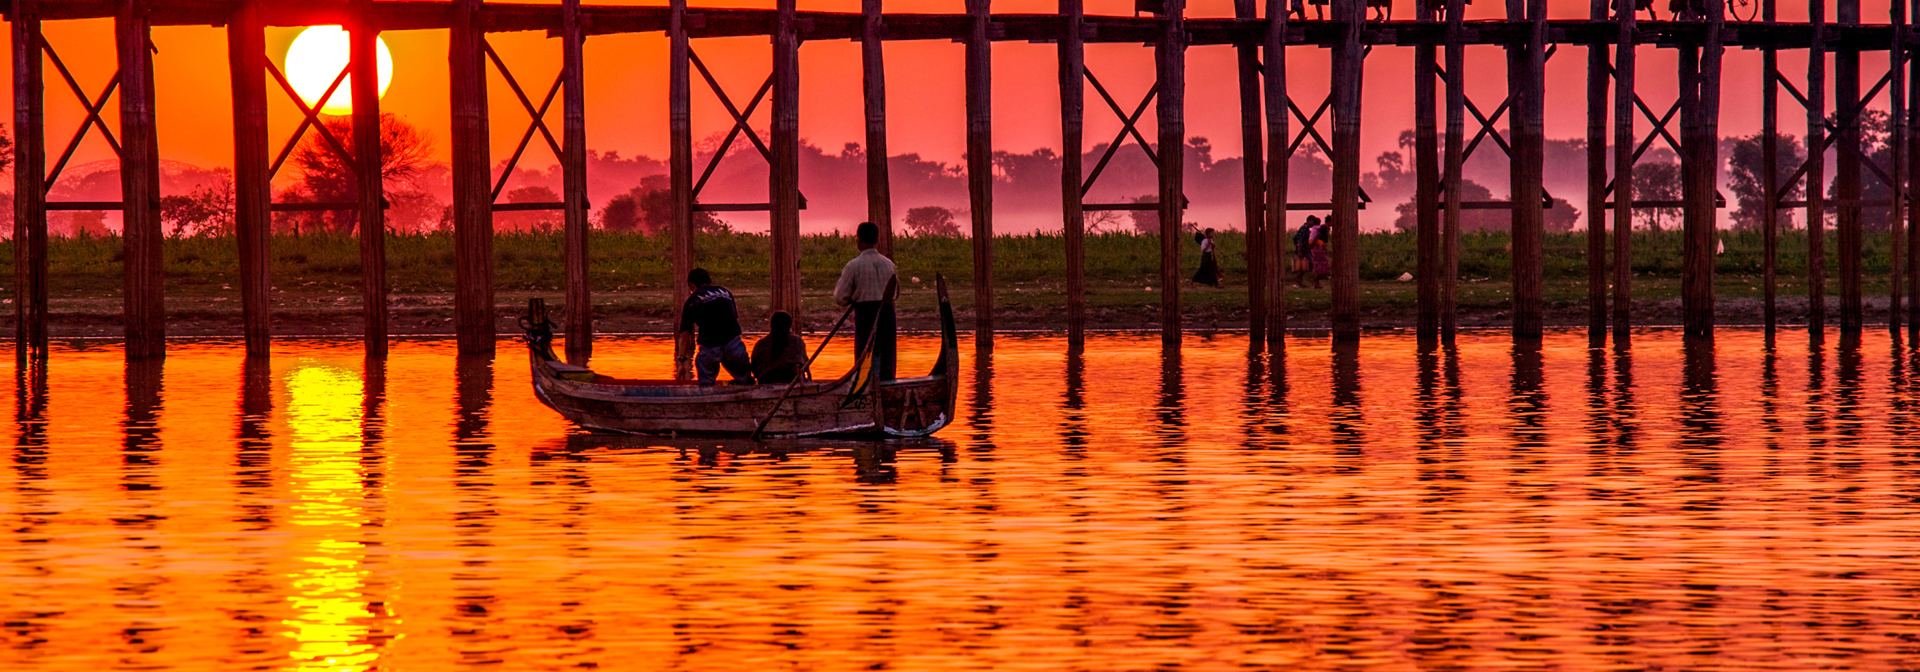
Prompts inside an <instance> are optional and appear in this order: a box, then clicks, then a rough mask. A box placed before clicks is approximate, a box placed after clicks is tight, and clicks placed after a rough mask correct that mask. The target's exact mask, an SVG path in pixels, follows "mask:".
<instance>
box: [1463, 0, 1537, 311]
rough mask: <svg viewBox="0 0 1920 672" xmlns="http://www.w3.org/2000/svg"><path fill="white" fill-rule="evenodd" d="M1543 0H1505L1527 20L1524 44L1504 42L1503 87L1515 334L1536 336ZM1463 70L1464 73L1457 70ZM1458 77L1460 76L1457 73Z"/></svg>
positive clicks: (1512, 13)
mask: <svg viewBox="0 0 1920 672" xmlns="http://www.w3.org/2000/svg"><path fill="white" fill-rule="evenodd" d="M1546 11H1547V10H1546V0H1507V20H1509V21H1521V20H1529V21H1531V22H1532V27H1531V30H1530V32H1529V33H1528V38H1527V43H1526V44H1525V45H1512V46H1508V47H1507V90H1508V95H1509V96H1510V97H1512V99H1513V112H1512V113H1511V115H1510V116H1509V117H1508V118H1509V122H1508V123H1509V124H1510V128H1511V131H1510V132H1511V133H1512V134H1513V159H1512V161H1510V162H1509V165H1510V166H1511V175H1512V190H1511V191H1512V196H1511V198H1510V200H1511V201H1512V202H1513V270H1512V274H1513V338H1514V339H1516V340H1529V341H1530V340H1534V339H1538V338H1540V337H1541V336H1542V334H1543V329H1544V320H1545V315H1544V310H1545V306H1544V297H1543V293H1542V288H1541V284H1540V283H1541V279H1542V274H1543V269H1544V256H1543V251H1542V245H1543V243H1544V235H1545V233H1544V232H1545V224H1546V219H1545V212H1544V211H1543V210H1542V208H1541V199H1542V198H1543V197H1544V194H1545V190H1544V189H1543V188H1542V184H1541V180H1542V173H1543V172H1544V171H1545V140H1546V137H1545V126H1546V106H1545V97H1546V60H1545V52H1546V32H1547V24H1546ZM1460 74H1461V75H1464V74H1465V73H1460ZM1457 76H1458V75H1457Z"/></svg>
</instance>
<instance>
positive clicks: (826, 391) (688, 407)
mask: <svg viewBox="0 0 1920 672" xmlns="http://www.w3.org/2000/svg"><path fill="white" fill-rule="evenodd" d="M935 284H936V285H937V287H938V291H939V295H940V359H939V360H938V361H936V362H935V363H934V365H933V371H932V372H931V373H928V374H927V375H925V376H922V377H919V378H899V379H895V380H883V381H876V380H874V375H873V366H872V361H871V358H872V353H871V352H863V353H860V356H859V357H858V358H857V359H856V361H855V364H854V367H853V370H851V371H849V372H847V373H846V375H843V376H840V377H839V378H837V379H832V380H810V381H802V382H800V383H797V384H794V385H792V386H791V389H789V385H787V384H784V383H778V384H768V385H697V384H694V383H692V382H690V381H674V380H633V379H623V378H614V377H610V376H604V375H601V374H599V373H597V372H595V371H593V370H591V369H589V368H587V367H583V366H575V365H573V364H568V363H566V362H564V361H561V360H560V358H558V357H555V356H554V354H553V345H552V340H553V331H552V325H551V323H549V322H548V321H547V316H546V308H545V305H544V303H543V302H541V300H540V299H534V300H533V301H532V302H531V305H530V306H529V310H528V315H527V317H525V318H522V320H521V327H522V328H524V329H526V331H527V350H528V353H529V357H530V359H531V362H532V365H533V393H534V396H536V397H539V398H540V401H541V402H542V403H545V404H546V405H547V406H548V407H550V408H552V409H553V410H555V411H558V412H559V413H560V415H561V416H563V417H565V418H566V419H567V420H569V421H572V422H573V423H574V424H576V425H579V426H580V427H582V428H584V429H587V430H590V431H594V432H611V433H620V434H676V435H695V436H752V435H754V434H756V432H757V433H758V434H759V435H761V436H857V437H870V438H886V437H915V436H927V435H930V434H932V433H934V432H936V431H939V430H940V428H942V427H945V426H947V424H948V423H950V422H952V421H953V412H954V408H955V403H954V399H955V396H956V395H957V393H958V391H959V382H958V378H959V372H960V348H959V345H958V343H959V339H958V336H957V335H956V334H955V330H954V323H953V305H952V304H951V303H949V302H948V300H947V287H946V281H945V279H944V278H941V279H937V280H936V283H935ZM783 399H784V401H783ZM776 405H777V406H778V411H775V407H776ZM770 412H771V413H772V418H770V419H766V418H767V416H768V414H769V413H770ZM763 419H766V420H765V422H766V427H765V429H764V430H759V425H760V424H761V423H762V421H763Z"/></svg>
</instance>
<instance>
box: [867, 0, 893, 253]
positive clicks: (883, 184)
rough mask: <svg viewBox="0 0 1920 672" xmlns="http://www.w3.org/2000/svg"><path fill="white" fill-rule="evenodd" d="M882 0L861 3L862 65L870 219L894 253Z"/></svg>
mask: <svg viewBox="0 0 1920 672" xmlns="http://www.w3.org/2000/svg"><path fill="white" fill-rule="evenodd" d="M880 4H881V0H862V1H861V3H860V66H861V72H862V74H863V77H862V78H861V83H862V84H863V85H864V86H863V88H862V91H863V92H864V98H865V99H864V102H865V104H866V112H867V148H866V149H867V221H869V222H873V225H874V226H877V227H880V245H879V248H880V253H881V254H884V255H887V256H889V257H891V256H893V189H892V184H891V181H890V180H889V179H888V178H887V58H886V43H885V42H884V41H883V38H884V37H885V35H886V23H885V19H884V18H882V16H881V7H880Z"/></svg>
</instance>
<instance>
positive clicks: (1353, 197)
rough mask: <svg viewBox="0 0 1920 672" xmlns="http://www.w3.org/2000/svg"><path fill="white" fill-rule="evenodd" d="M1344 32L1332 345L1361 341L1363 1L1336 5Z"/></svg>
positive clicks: (1338, 93) (1338, 74)
mask: <svg viewBox="0 0 1920 672" xmlns="http://www.w3.org/2000/svg"><path fill="white" fill-rule="evenodd" d="M1333 7H1334V14H1335V17H1336V18H1337V19H1338V20H1339V21H1340V24H1341V26H1342V27H1343V31H1342V35H1343V36H1342V38H1341V40H1340V41H1339V42H1338V43H1336V44H1335V45H1334V47H1333V157H1332V158H1333V240H1332V248H1333V249H1332V253H1333V309H1332V310H1331V311H1330V312H1331V315H1330V317H1331V318H1332V322H1333V340H1334V341H1335V342H1342V341H1349V342H1350V341H1358V340H1360V91H1361V81H1360V78H1361V76H1362V75H1363V74H1365V72H1366V64H1365V61H1364V58H1365V56H1366V52H1365V51H1364V49H1363V47H1362V46H1361V44H1360V33H1361V31H1362V30H1364V29H1365V28H1366V18H1367V4H1366V2H1365V0H1334V2H1333Z"/></svg>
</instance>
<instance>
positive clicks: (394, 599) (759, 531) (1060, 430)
mask: <svg viewBox="0 0 1920 672" xmlns="http://www.w3.org/2000/svg"><path fill="white" fill-rule="evenodd" d="M596 347H597V348H598V353H599V354H598V355H597V356H596V359H595V360H594V365H595V366H596V368H600V369H602V370H605V371H608V372H610V373H617V374H624V375H647V376H652V375H659V374H660V373H661V372H664V371H667V370H669V366H670V362H669V355H668V354H667V353H669V352H670V346H669V345H668V344H667V342H666V341H664V340H662V339H657V338H634V339H624V340H621V339H615V340H603V341H602V342H600V343H598V344H597V345H596ZM935 347H936V344H935V343H934V342H933V341H932V340H930V339H927V338H924V337H921V338H916V339H914V340H913V341H912V342H910V343H908V344H905V345H904V346H903V348H902V362H901V370H902V372H915V371H918V370H919V369H921V368H922V367H926V366H929V365H931V363H932V360H933V358H934V355H935V354H936V353H935ZM9 354H10V353H9ZM11 359H12V358H11V357H5V358H4V359H0V361H10V360H11ZM963 359H964V362H963V365H962V375H963V378H964V380H963V382H962V385H963V387H962V393H961V399H960V406H961V412H960V417H959V419H958V421H957V422H956V424H955V425H953V426H951V427H949V428H948V429H946V430H944V431H943V432H941V433H940V435H939V438H938V439H936V440H931V441H923V442H900V443H849V442H819V441H806V442H791V441H787V442H770V443H747V442H739V441H734V442H724V441H697V440H674V439H647V438H610V437H595V436H586V435H577V434H575V433H573V432H571V431H570V430H569V428H568V427H567V426H566V425H565V423H563V422H562V421H561V420H560V418H559V417H558V416H556V415H555V414H553V413H552V412H551V411H549V410H547V409H546V408H544V407H542V406H540V405H539V403H538V402H536V401H535V400H534V399H533V396H532V394H531V392H530V389H529V383H528V377H527V367H526V365H525V360H524V359H523V358H522V355H521V350H519V349H518V348H517V347H513V346H503V347H502V350H501V356H500V357H499V358H498V359H497V360H494V361H488V360H469V361H460V360H458V359H457V358H456V357H455V356H454V355H453V347H452V344H451V342H446V341H405V342H402V343H399V344H398V345H396V346H395V347H394V349H393V355H392V357H391V358H390V359H388V360H387V361H385V362H384V363H380V362H371V363H370V362H368V361H367V360H365V359H364V358H363V357H362V355H361V352H360V350H359V348H358V344H357V343H355V342H342V341H294V342H282V343H279V344H277V345H276V348H275V352H274V356H273V358H272V360H271V362H259V361H256V362H248V361H247V360H246V359H245V358H244V356H243V350H242V348H241V347H240V345H239V344H237V343H231V342H197V343H176V344H175V345H174V347H173V349H172V350H171V355H170V356H169V357H168V359H167V360H166V361H165V362H164V363H160V364H141V365H133V366H129V365H127V364H124V363H123V361H122V355H121V352H120V350H119V349H118V347H117V346H113V345H106V344H90V343H81V344H72V345H64V346H61V347H59V348H57V349H56V351H55V353H54V356H53V359H52V362H51V364H50V366H49V367H48V368H47V369H46V370H44V371H42V370H36V369H28V370H16V371H14V372H13V375H10V376H5V377H4V379H0V386H4V387H5V390H6V392H7V393H8V394H6V395H5V396H4V397H0V399H9V398H10V399H11V400H12V402H13V407H14V423H13V425H12V427H11V428H10V429H11V432H12V434H13V437H12V441H11V443H12V446H11V449H10V451H9V452H10V453H11V455H10V456H9V457H8V459H6V460H5V461H4V464H0V623H4V628H3V629H0V669H7V670H16V669H26V670H101V669H121V668H147V669H154V668H174V669H192V670H218V669H261V670H342V671H346V670H371V669H401V670H426V669H457V668H465V667H469V666H472V667H486V668H488V669H563V668H565V669H577V668H582V667H596V666H597V667H601V668H610V669H685V670H708V669H712V670H757V669H816V670H854V669H898V670H949V669H955V670H957V669H995V670H1063V669H1084V670H1116V669H1174V668H1179V669H1197V670H1205V669H1358V668H1361V667H1367V668H1377V669H1387V670H1426V669H1484V670H1508V669H1520V668H1558V669H1578V670H1599V669H1636V670H1637V669H1727V670H1741V669H1778V670H1804V669H1813V668H1820V669H1857V670H1903V669H1914V668H1913V666H1914V664H1915V663H1914V661H1915V660H1920V559H1917V558H1916V557H1915V556H1916V553H1920V550H1917V549H1920V525H1916V522H1917V521H1920V478H1916V477H1920V453H1917V452H1916V443H1920V440H1916V439H1915V438H1913V437H1914V434H1915V430H1916V424H1917V423H1916V409H1915V402H1916V392H1920V354H1917V353H1916V351H1915V350H1914V348H1913V344H1911V343H1905V344H1903V343H1900V342H1895V341H1890V340H1889V338H1888V337H1887V336H1886V335H1884V334H1882V333H1870V334H1868V335H1867V336H1866V337H1865V338H1864V341H1863V342H1860V343H1853V342H1840V341H1839V340H1837V339H1833V340H1829V341H1828V342H1827V343H1826V344H1825V345H1824V346H1817V345H1809V344H1808V343H1807V341H1806V339H1805V336H1804V335H1803V334H1789V335H1783V336H1782V337H1781V338H1780V340H1779V342H1777V343H1773V344H1771V345H1770V344H1768V343H1767V342H1766V341H1765V340H1764V339H1763V338H1762V337H1761V335H1760V334H1758V333H1757V332H1746V331H1723V332H1721V334H1720V336H1719V339H1718V341H1717V343H1716V344H1715V345H1713V346H1711V347H1687V346H1685V345H1683V343H1682V341H1681V339H1680V337H1679V335H1678V334H1677V333H1671V332H1659V331H1654V332H1643V333H1640V334H1637V335H1636V336H1635V340H1634V342H1633V344H1632V347H1631V348H1630V349H1625V350H1616V349H1613V348H1607V349H1599V350H1590V349H1588V348H1587V347H1586V340H1585V336H1584V335H1583V334H1579V333H1565V334H1555V335H1553V336H1551V337H1549V339H1548V340H1547V342H1546V344H1545V345H1544V347H1541V348H1539V349H1517V350H1516V349H1515V348H1514V347H1513V346H1512V345H1510V344H1509V343H1508V342H1507V341H1506V339H1505V337H1504V335H1502V334H1498V333H1488V334H1486V335H1479V336H1475V335H1469V336H1466V337H1463V340H1462V341H1461V343H1460V344H1459V345H1458V346H1457V347H1454V348H1450V349H1445V350H1438V351H1433V352H1427V353H1422V352H1419V351H1418V349H1417V348H1416V347H1415V345H1414V343H1413V341H1412V340H1411V339H1410V338H1404V337H1399V336H1375V337H1369V338H1368V339H1367V340H1366V341H1364V342H1363V343H1362V344H1361V346H1360V348H1359V350H1358V352H1357V353H1356V352H1341V353H1336V352H1333V351H1332V350H1331V349H1330V348H1329V347H1328V344H1327V342H1326V341H1324V340H1313V339H1299V340H1296V341H1295V342H1294V345H1293V347H1291V348H1290V349H1289V350H1288V351H1287V352H1286V354H1285V355H1284V356H1283V357H1282V356H1275V355H1270V354H1258V355H1253V356H1249V354H1248V347H1247V341H1246V338H1245V337H1244V335H1222V336H1216V337H1212V338H1204V337H1198V336H1195V337H1190V338H1189V339H1188V340H1187V341H1186V343H1185V346H1184V347H1183V348H1181V349H1179V350H1177V351H1171V352H1169V351H1164V350H1163V349H1162V348H1161V347H1160V344H1159V340H1158V337H1157V336H1147V337H1134V336H1117V335H1103V336H1097V337H1094V338H1091V339H1090V340H1089V341H1088V343H1087V345H1086V348H1085V350H1084V352H1083V353H1077V354H1076V353H1071V352H1069V348H1068V347H1067V345H1066V342H1065V340H1064V339H1061V338H1056V337H1026V338H1022V337H1003V338H1002V339H1001V340H1000V341H999V342H998V347H997V349H996V351H995V352H994V353H993V354H992V355H991V356H990V357H985V358H981V357H976V356H974V355H973V354H972V353H971V352H970V351H969V352H968V353H967V354H966V356H965V357H964V358H963ZM846 360H847V357H846V356H845V353H843V352H836V353H832V354H830V356H829V357H828V358H826V359H825V361H823V364H822V366H823V367H824V368H826V369H829V370H840V369H843V368H844V367H845V366H846V365H847V361H846ZM0 403H4V401H0Z"/></svg>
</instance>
